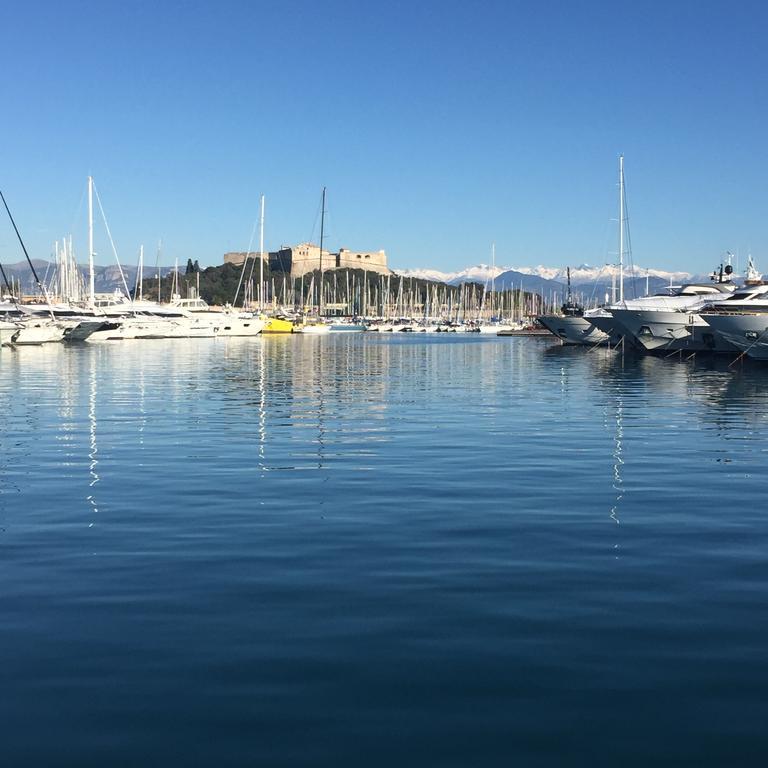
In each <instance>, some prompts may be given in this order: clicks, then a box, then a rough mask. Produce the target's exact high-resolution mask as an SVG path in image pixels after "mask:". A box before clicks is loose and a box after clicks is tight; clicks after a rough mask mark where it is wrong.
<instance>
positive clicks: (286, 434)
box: [0, 334, 768, 766]
mask: <svg viewBox="0 0 768 768" xmlns="http://www.w3.org/2000/svg"><path fill="white" fill-rule="evenodd" d="M767 385H768V367H766V366H763V367H758V366H755V365H745V366H743V367H733V368H728V367H727V364H726V363H723V362H719V361H706V360H698V361H696V362H689V363H684V362H681V361H679V360H672V359H657V358H650V357H644V358H636V357H631V356H626V357H623V358H622V357H621V356H619V355H617V354H612V353H609V352H605V351H602V350H598V351H595V352H591V353H590V352H587V351H585V350H583V349H567V348H560V347H558V346H556V345H555V344H553V343H552V342H550V341H548V340H542V339H526V338H480V337H474V336H468V337H463V336H443V337H433V338H426V337H423V336H409V335H400V336H398V335H395V336H377V335H374V334H371V335H340V336H329V337H325V338H322V337H317V338H301V337H285V338H279V337H276V338H259V339H242V340H239V339H229V340H223V339H218V340H208V339H200V340H189V341H172V340H166V341H163V340H158V341H156V342H149V341H145V342H124V343H120V344H116V345H114V346H110V345H102V346H96V345H93V346H89V345H82V346H61V345H60V346H56V347H50V348H40V349H35V348H26V349H19V350H15V351H13V350H7V349H3V350H2V351H0V424H1V425H2V431H1V432H0V585H1V586H0V662H2V663H1V665H0V691H2V693H1V694H0V736H1V737H2V741H1V742H0V744H1V747H0V749H1V751H0V754H2V763H3V764H4V765H46V766H54V765H72V766H91V765H93V766H96V765H99V766H101V765H217V766H222V765H269V766H289V765H290V766H293V765H296V766H304V765H306V766H321V765H322V766H326V765H327V766H340V765H350V766H363V765H382V766H384V765H386V766H391V765H419V766H421V765H435V766H453V765H457V766H459V765H461V766H470V765H472V766H474V765H505V766H506V765H525V766H527V765H609V764H610V765H650V764H662V763H663V764H669V765H697V766H706V765H738V764H741V765H746V764H753V763H757V762H758V760H760V761H762V758H763V755H764V753H765V750H766V749H767V748H768V735H767V734H766V730H765V721H766V716H768V704H766V695H765V691H766V688H767V687H768V654H767V653H766V648H768V505H766V503H765V496H766V485H765V475H764V472H765V467H766V451H768V410H767V409H766V404H767V402H768V386H767Z"/></svg>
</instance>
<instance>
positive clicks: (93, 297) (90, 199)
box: [88, 176, 96, 307]
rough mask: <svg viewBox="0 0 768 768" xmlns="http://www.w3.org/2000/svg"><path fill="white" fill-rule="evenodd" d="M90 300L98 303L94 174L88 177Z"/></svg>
mask: <svg viewBox="0 0 768 768" xmlns="http://www.w3.org/2000/svg"><path fill="white" fill-rule="evenodd" d="M88 301H89V302H90V304H91V306H92V307H93V306H94V305H95V303H96V291H95V283H94V277H93V176H89V177H88Z"/></svg>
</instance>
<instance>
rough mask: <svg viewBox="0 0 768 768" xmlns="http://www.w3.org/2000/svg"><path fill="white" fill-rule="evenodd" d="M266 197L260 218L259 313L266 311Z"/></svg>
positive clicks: (262, 202)
mask: <svg viewBox="0 0 768 768" xmlns="http://www.w3.org/2000/svg"><path fill="white" fill-rule="evenodd" d="M263 293H264V195H262V196H261V216H260V217H259V312H263V311H264V297H263Z"/></svg>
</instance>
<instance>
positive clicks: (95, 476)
mask: <svg viewBox="0 0 768 768" xmlns="http://www.w3.org/2000/svg"><path fill="white" fill-rule="evenodd" d="M89 369H90V374H89V379H90V382H89V391H88V433H89V446H88V447H89V451H88V458H89V459H90V462H91V463H90V464H89V466H88V471H89V473H90V476H91V479H90V482H89V483H88V487H89V488H90V493H89V494H88V496H87V497H86V498H87V500H88V503H89V504H90V505H91V507H92V508H93V511H94V512H98V511H99V507H98V504H97V502H96V498H95V496H94V493H95V491H94V486H95V485H96V483H98V482H99V473H98V472H97V471H96V467H97V466H98V464H99V460H98V458H96V455H97V454H98V452H99V448H98V445H97V442H96V355H91V357H90V360H89ZM139 425H141V421H140V420H139ZM139 430H141V426H139ZM90 525H93V523H90Z"/></svg>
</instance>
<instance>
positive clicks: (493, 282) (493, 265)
mask: <svg viewBox="0 0 768 768" xmlns="http://www.w3.org/2000/svg"><path fill="white" fill-rule="evenodd" d="M495 286H496V243H491V317H490V319H491V320H493V317H494V315H495V312H494V309H495V307H494V304H495V303H496V292H495Z"/></svg>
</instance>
